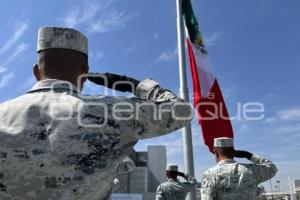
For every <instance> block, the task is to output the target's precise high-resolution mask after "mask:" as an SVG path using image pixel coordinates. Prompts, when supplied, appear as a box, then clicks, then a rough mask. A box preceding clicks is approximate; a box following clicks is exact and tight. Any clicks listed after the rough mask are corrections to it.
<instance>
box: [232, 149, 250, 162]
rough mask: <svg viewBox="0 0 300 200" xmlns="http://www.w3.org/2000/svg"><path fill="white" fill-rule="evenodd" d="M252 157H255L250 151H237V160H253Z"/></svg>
mask: <svg viewBox="0 0 300 200" xmlns="http://www.w3.org/2000/svg"><path fill="white" fill-rule="evenodd" d="M252 156H253V154H252V153H250V152H248V151H241V150H236V151H235V157H236V158H247V159H248V160H250V159H251V158H252Z"/></svg>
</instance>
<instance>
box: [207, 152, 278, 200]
mask: <svg viewBox="0 0 300 200" xmlns="http://www.w3.org/2000/svg"><path fill="white" fill-rule="evenodd" d="M251 161H252V162H253V164H241V163H236V162H235V161H234V160H224V161H221V162H219V163H218V164H217V165H216V166H215V167H213V168H210V169H209V170H207V171H206V172H205V173H204V176H203V180H202V186H201V200H224V199H226V200H237V199H239V200H255V198H256V196H257V186H258V184H260V183H262V182H264V181H267V180H269V179H271V178H272V177H273V176H275V174H276V172H277V168H276V166H275V165H274V164H273V163H272V162H271V161H269V160H267V159H264V158H262V157H260V156H258V155H253V156H252V158H251Z"/></svg>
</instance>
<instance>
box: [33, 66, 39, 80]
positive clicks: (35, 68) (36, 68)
mask: <svg viewBox="0 0 300 200" xmlns="http://www.w3.org/2000/svg"><path fill="white" fill-rule="evenodd" d="M33 75H34V76H35V79H36V80H37V81H40V80H41V73H40V70H39V65H38V64H35V65H33Z"/></svg>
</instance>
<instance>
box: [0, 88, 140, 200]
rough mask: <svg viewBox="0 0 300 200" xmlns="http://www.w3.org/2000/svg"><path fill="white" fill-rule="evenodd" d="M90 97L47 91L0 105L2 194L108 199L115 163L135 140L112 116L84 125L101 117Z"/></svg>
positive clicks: (27, 199)
mask: <svg viewBox="0 0 300 200" xmlns="http://www.w3.org/2000/svg"><path fill="white" fill-rule="evenodd" d="M58 90H60V89H58ZM111 100H112V99H110V97H106V98H103V99H102V100H99V101H100V102H103V104H105V103H108V102H110V101H111ZM88 102H92V100H89V101H85V100H83V99H81V98H79V97H78V95H76V93H72V94H70V91H64V90H61V91H49V90H47V91H39V92H33V93H28V94H25V95H23V96H20V97H18V98H16V99H13V100H11V101H8V102H5V103H2V104H0V199H5V200H15V199H18V200H40V199H45V200H47V199H56V200H69V199H72V200H73V199H80V200H94V199H97V200H98V199H99V198H100V199H106V198H109V195H110V190H111V189H112V185H113V184H112V180H113V178H114V173H115V170H116V167H117V164H118V163H119V161H120V160H122V159H123V158H124V157H125V156H126V155H127V153H128V151H130V150H131V148H132V147H133V145H134V144H135V141H136V140H137V139H133V137H132V138H131V141H130V138H128V139H127V140H125V139H124V138H122V137H123V136H122V135H121V132H120V130H119V128H118V127H117V126H118V122H115V121H111V122H109V123H107V124H106V125H105V126H103V127H102V128H101V127H100V128H95V127H94V128H93V127H89V126H87V127H86V126H85V125H84V124H87V125H99V124H101V121H102V120H103V117H104V116H105V115H104V113H103V109H102V108H101V107H100V106H97V105H95V104H92V105H90V104H89V103H88ZM78 116H80V117H78ZM105 117H107V118H110V117H111V116H110V115H109V116H105ZM78 120H82V121H81V122H79V121H78ZM103 180H105V182H103Z"/></svg>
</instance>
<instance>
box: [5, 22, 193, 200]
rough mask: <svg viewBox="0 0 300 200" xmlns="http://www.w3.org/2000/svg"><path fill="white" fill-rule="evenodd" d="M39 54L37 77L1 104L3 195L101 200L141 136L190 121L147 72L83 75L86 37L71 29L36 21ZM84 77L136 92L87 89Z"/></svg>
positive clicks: (20, 199)
mask: <svg viewBox="0 0 300 200" xmlns="http://www.w3.org/2000/svg"><path fill="white" fill-rule="evenodd" d="M37 55H38V56H37V57H38V59H37V60H38V63H37V64H36V65H34V68H33V71H34V75H35V77H36V79H37V81H38V82H37V83H36V84H35V85H34V86H33V87H32V88H31V89H30V90H29V91H28V92H27V93H26V94H24V95H22V96H20V97H18V98H15V99H13V100H10V101H7V102H4V103H2V104H0V199H1V200H107V199H109V198H110V195H111V191H112V188H113V180H114V178H115V177H116V176H117V174H118V172H120V170H121V171H122V169H121V168H120V167H121V166H120V163H121V162H122V161H123V160H124V159H125V158H126V157H127V156H128V155H129V153H130V152H131V151H132V149H133V147H134V145H135V144H136V143H137V142H138V140H139V139H147V138H151V137H157V136H161V135H165V134H167V133H170V132H172V131H175V130H177V129H179V128H181V127H184V126H186V125H187V124H189V123H190V121H191V113H192V108H191V106H188V105H187V103H184V102H183V100H181V99H179V98H177V96H176V95H175V94H174V93H172V92H171V91H169V90H167V89H163V88H161V87H160V86H159V84H158V82H156V81H154V80H152V79H145V80H143V81H138V80H136V79H133V78H130V77H126V76H120V75H116V74H105V77H103V76H102V75H101V74H93V75H92V76H91V75H88V72H89V66H88V42H87V38H86V36H84V35H83V34H82V33H81V32H79V31H77V30H74V29H69V28H61V27H43V28H41V29H40V30H39V33H38V42H37ZM87 78H89V80H90V81H93V82H95V83H96V84H101V85H104V86H107V87H109V88H116V89H118V90H121V91H124V92H125V91H126V92H132V93H133V94H134V95H135V97H132V98H128V97H113V96H105V95H100V96H85V95H83V94H82V93H81V90H82V88H83V86H84V83H85V81H86V80H87ZM103 78H106V80H105V81H103ZM120 81H121V82H123V83H124V81H125V82H129V83H131V85H130V84H118V85H115V83H117V82H120ZM20 84H21V83H20ZM114 86H116V87H114ZM161 110H162V111H161ZM125 169H126V167H125Z"/></svg>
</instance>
